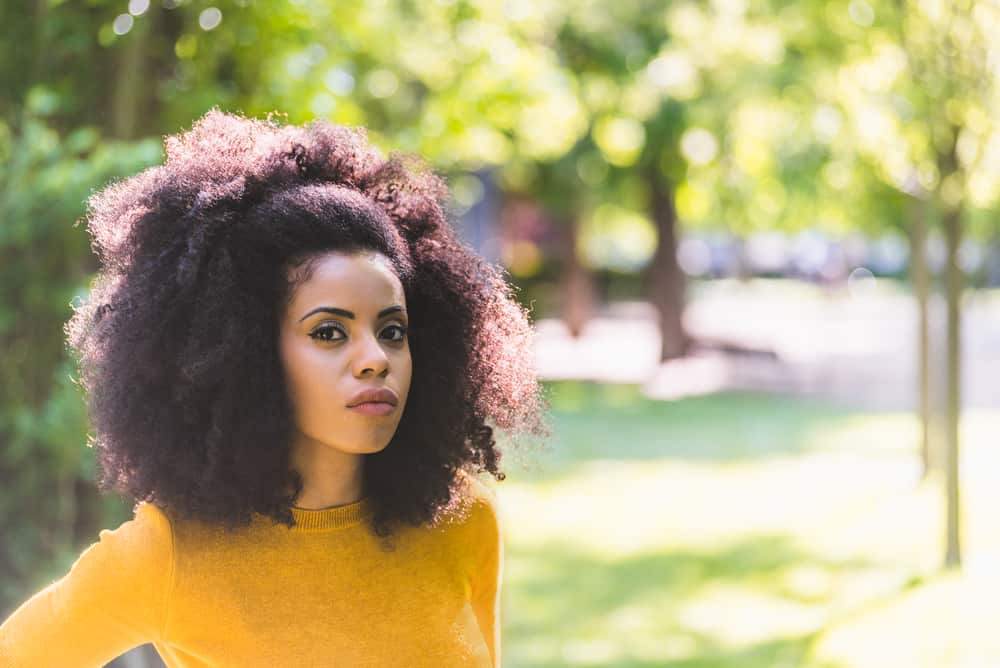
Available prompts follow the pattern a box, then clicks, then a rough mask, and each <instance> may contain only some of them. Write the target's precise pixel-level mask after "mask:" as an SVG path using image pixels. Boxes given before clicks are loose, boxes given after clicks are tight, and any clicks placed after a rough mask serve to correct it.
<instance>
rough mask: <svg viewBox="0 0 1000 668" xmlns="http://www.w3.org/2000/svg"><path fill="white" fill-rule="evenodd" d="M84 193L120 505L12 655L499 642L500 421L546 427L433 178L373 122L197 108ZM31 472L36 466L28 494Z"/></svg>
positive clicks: (77, 325)
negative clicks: (357, 125)
mask: <svg viewBox="0 0 1000 668" xmlns="http://www.w3.org/2000/svg"><path fill="white" fill-rule="evenodd" d="M165 145H166V153H167V157H166V161H165V164H163V165H162V166H158V167H154V168H151V169H148V170H146V171H144V172H142V173H140V174H138V175H136V176H133V177H132V178H129V179H127V180H124V181H121V182H118V183H115V184H112V185H110V186H108V187H107V188H106V189H105V190H103V191H102V192H100V193H98V194H96V195H95V196H94V197H93V198H92V199H91V201H90V210H89V217H88V226H89V230H90V232H91V234H92V236H93V240H94V249H95V251H96V252H97V253H98V255H99V258H100V260H101V272H100V274H99V275H98V277H97V279H96V280H95V282H94V284H93V286H92V288H93V289H92V290H91V292H90V294H89V295H88V296H87V298H86V300H85V301H84V303H83V304H82V305H81V306H79V307H78V308H77V309H76V311H75V313H74V314H73V317H72V319H71V320H70V322H69V323H68V325H67V334H68V339H69V343H70V344H71V346H72V348H73V349H74V350H75V351H76V353H77V354H78V357H79V360H80V371H81V373H80V378H81V382H82V385H83V387H84V388H85V390H86V392H87V400H88V409H89V411H90V416H91V424H92V427H93V430H94V442H93V447H94V448H95V451H96V454H97V457H98V463H99V467H100V473H101V475H100V479H99V484H100V486H101V489H102V490H104V491H108V490H113V491H115V492H118V493H121V494H125V495H126V496H127V498H130V499H134V500H135V501H136V504H135V508H134V519H131V520H129V521H127V522H125V523H123V524H122V525H121V526H119V527H118V528H116V529H114V530H103V531H101V532H100V540H99V541H98V542H96V543H94V544H92V545H90V546H89V547H88V548H87V549H86V550H85V551H84V552H83V553H82V554H81V555H80V557H79V558H78V559H77V561H76V563H74V564H73V566H72V568H71V569H70V571H69V572H68V573H67V574H66V575H65V576H64V577H63V578H62V579H60V580H58V581H56V582H53V583H52V584H50V585H49V586H48V587H46V588H45V589H43V590H41V591H39V592H38V593H36V594H35V595H34V596H33V597H31V598H30V599H28V600H27V601H26V602H24V603H23V604H22V605H21V606H20V607H19V608H18V609H17V610H16V611H15V612H14V613H13V614H12V615H11V616H10V617H9V618H8V619H7V620H6V621H5V622H4V623H3V625H2V626H0V666H4V667H5V668H6V667H10V666H17V667H21V666H24V667H28V666H30V667H32V668H34V667H37V666H60V667H72V666H101V665H103V664H104V663H105V662H107V661H109V660H111V659H113V658H114V657H116V656H118V655H119V654H121V653H123V652H125V651H126V650H128V649H130V648H132V647H135V646H137V645H140V644H143V643H152V644H153V645H154V646H155V648H156V650H157V651H158V652H159V654H160V656H161V657H162V658H163V660H164V662H165V663H166V664H167V665H168V666H171V667H174V666H186V667H193V666H198V667H204V666H350V667H354V666H433V667H435V668H442V667H445V666H493V667H495V666H499V665H500V656H501V652H500V608H501V606H500V601H501V598H500V592H501V584H502V578H503V537H502V536H503V534H502V531H501V523H500V518H499V515H498V512H497V505H496V503H495V496H494V493H493V492H492V490H491V488H490V487H488V486H486V485H485V484H484V483H482V482H480V481H479V480H478V479H477V478H476V475H477V474H479V473H482V472H488V473H489V474H491V475H493V476H494V477H495V478H496V479H497V480H503V479H504V474H503V473H502V472H501V471H500V470H499V462H500V459H501V452H500V451H499V449H498V447H497V443H496V440H495V438H494V433H493V430H494V428H500V429H503V430H504V431H505V432H506V433H508V434H509V435H510V437H511V442H512V443H513V442H514V441H516V440H518V438H519V437H520V436H524V435H535V436H543V437H544V436H546V435H548V434H549V433H550V430H549V427H548V425H547V424H546V418H545V412H546V409H547V408H548V401H547V400H546V399H545V398H544V397H543V393H542V390H541V387H540V385H539V384H538V382H537V379H536V377H535V375H534V373H533V367H532V363H531V359H532V356H531V351H530V339H531V328H530V324H529V322H528V319H527V314H526V312H525V311H524V309H522V308H521V307H520V306H519V305H518V304H517V303H516V302H515V301H514V300H513V299H512V297H511V292H510V287H509V286H508V285H507V283H506V282H505V281H504V279H503V276H502V274H501V272H500V270H499V269H497V268H496V267H494V266H493V265H491V264H489V263H487V262H486V261H485V260H483V259H482V258H480V257H479V256H477V255H476V254H475V253H474V252H473V251H472V250H470V249H469V248H468V247H466V246H465V245H464V244H462V243H461V242H460V241H459V240H458V239H457V237H456V236H455V234H454V232H453V231H452V229H451V227H450V226H449V225H448V223H447V221H446V219H445V216H444V213H443V204H444V202H445V198H446V195H447V190H446V188H445V186H444V183H443V181H442V180H441V179H440V178H439V177H437V176H436V175H434V174H433V172H431V171H429V170H427V169H426V168H425V167H424V166H423V163H422V162H421V161H420V160H419V159H416V158H412V157H405V156H399V155H392V156H390V157H389V158H388V159H383V158H382V157H381V155H380V154H379V153H378V152H377V151H376V150H375V149H374V148H372V147H370V146H369V145H368V144H367V142H366V138H365V133H364V131H363V130H361V129H358V130H352V129H348V128H344V127H339V126H333V125H330V124H328V123H325V122H314V123H312V124H310V125H307V126H304V127H296V126H279V125H277V124H275V123H271V122H266V121H259V120H252V119H246V118H243V117H239V116H234V115H229V114H224V113H221V112H218V111H212V112H209V113H208V114H207V115H206V116H205V117H204V118H202V119H201V120H199V121H198V122H197V123H196V124H195V125H194V127H193V128H192V129H191V130H190V131H188V132H186V133H182V134H180V135H177V136H173V137H168V138H167V140H166V143H165ZM39 493H44V490H39Z"/></svg>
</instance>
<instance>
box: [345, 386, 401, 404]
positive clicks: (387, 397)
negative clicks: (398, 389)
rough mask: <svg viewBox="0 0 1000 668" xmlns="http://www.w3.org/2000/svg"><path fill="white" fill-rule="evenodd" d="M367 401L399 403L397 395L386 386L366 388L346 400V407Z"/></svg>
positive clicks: (367, 402)
mask: <svg viewBox="0 0 1000 668" xmlns="http://www.w3.org/2000/svg"><path fill="white" fill-rule="evenodd" d="M369 403H371V404H389V405H390V406H395V405H396V404H398V403H399V397H398V396H396V393H395V392H393V391H392V390H390V389H389V388H387V387H380V388H366V389H364V390H361V391H360V392H358V393H357V394H355V395H354V396H353V397H351V400H350V401H348V402H347V407H348V408H354V407H356V406H360V405H362V404H369Z"/></svg>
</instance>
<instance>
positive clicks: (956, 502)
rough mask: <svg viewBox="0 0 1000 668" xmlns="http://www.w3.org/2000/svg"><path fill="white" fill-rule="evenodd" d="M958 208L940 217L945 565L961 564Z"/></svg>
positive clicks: (959, 223)
mask: <svg viewBox="0 0 1000 668" xmlns="http://www.w3.org/2000/svg"><path fill="white" fill-rule="evenodd" d="M961 214H962V212H961V208H960V207H958V206H949V207H947V208H946V210H945V212H944V215H943V217H942V222H943V224H944V233H945V239H946V243H947V248H948V261H947V265H946V267H945V285H946V295H947V297H946V300H947V304H948V306H947V309H948V333H947V349H948V353H947V357H948V374H947V379H948V380H947V388H948V389H947V401H946V404H945V419H944V429H945V448H946V450H945V452H946V455H945V480H946V486H947V549H946V552H945V565H946V566H958V565H959V564H961V563H962V551H961V520H960V518H961V503H960V501H961V500H960V497H959V471H958V464H959V457H958V454H959V423H960V418H961V405H962V401H961V380H962V374H961V371H962V370H961V363H962V348H961V346H962V341H961V335H962V327H961V324H962V320H961V318H962V283H963V277H962V268H961V267H960V266H959V263H958V249H959V245H960V244H961V241H962V223H961Z"/></svg>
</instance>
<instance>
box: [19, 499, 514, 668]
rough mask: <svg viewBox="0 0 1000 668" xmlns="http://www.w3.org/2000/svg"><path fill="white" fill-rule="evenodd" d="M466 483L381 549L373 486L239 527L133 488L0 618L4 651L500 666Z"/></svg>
mask: <svg viewBox="0 0 1000 668" xmlns="http://www.w3.org/2000/svg"><path fill="white" fill-rule="evenodd" d="M470 482H471V487H472V490H473V492H474V493H473V495H472V500H471V503H469V504H467V505H466V508H467V512H466V513H464V514H463V515H458V516H454V517H449V518H448V519H447V520H446V521H445V522H443V523H441V524H439V525H438V526H436V527H433V528H427V527H423V528H412V527H403V528H401V529H398V530H397V533H396V534H395V536H394V539H393V541H392V544H393V546H394V549H393V550H392V551H389V552H386V551H384V550H383V549H382V544H381V542H380V540H379V539H378V538H377V537H376V536H374V535H373V534H372V533H371V531H370V530H369V528H368V527H367V526H366V519H367V518H368V517H369V516H370V513H371V506H370V500H369V499H368V498H365V499H362V500H360V501H358V502H356V503H353V504H350V505H346V506H338V507H334V508H327V509H322V510H305V509H300V508H293V509H292V512H293V514H294V516H295V519H296V522H297V526H295V527H292V528H288V527H286V526H284V525H281V524H273V523H272V522H271V520H270V519H268V518H265V517H262V516H255V518H254V522H253V524H252V525H251V526H250V527H247V528H245V529H240V530H238V531H237V532H236V533H232V534H229V533H226V532H225V531H224V530H223V529H222V528H221V527H215V526H211V525H206V524H203V523H199V522H194V521H185V522H177V521H176V520H172V519H171V518H170V517H168V515H167V514H165V513H164V512H163V511H162V510H161V509H160V508H159V507H157V506H156V505H153V504H150V503H139V504H137V505H136V507H135V510H134V518H133V519H131V520H129V521H127V522H124V523H123V524H121V525H120V526H119V527H118V528H117V529H114V530H109V529H105V530H102V531H101V532H100V533H99V537H100V539H99V541H98V542H96V543H93V544H92V545H90V546H89V547H88V548H87V549H86V550H84V551H83V552H82V553H81V555H80V556H79V558H78V559H77V560H76V562H75V563H74V564H73V566H72V568H71V569H70V571H69V572H68V573H67V574H66V575H65V576H63V577H62V578H61V579H60V580H58V581H56V582H53V583H52V584H50V585H49V586H48V587H46V588H45V589H42V590H41V591H39V592H38V593H36V594H35V595H34V596H32V597H31V598H30V599H28V600H27V601H25V602H24V603H23V604H22V605H21V606H20V607H19V608H18V609H17V610H15V611H14V613H13V614H12V615H11V616H10V617H9V618H8V619H7V620H6V621H5V622H4V623H3V625H2V626H0V666H3V667H4V668H8V667H11V668H14V667H16V668H22V667H23V668H29V667H30V668H40V667H43V666H53V667H58V668H74V667H77V666H80V667H91V666H94V667H98V668H99V667H100V666H103V665H104V664H105V663H107V662H108V661H110V660H112V659H114V658H115V657H117V656H119V655H120V654H122V653H124V652H125V651H127V650H129V649H131V648H133V647H136V646H138V645H141V644H144V643H152V644H153V645H154V646H155V648H156V650H157V651H158V652H159V654H160V656H161V657H162V658H163V660H164V662H165V663H166V665H167V666H169V667H170V668H181V667H184V668H196V667H197V668H203V667H208V666H213V667H219V666H241V667H251V666H268V667H269V668H273V667H275V666H282V667H284V666H289V667H293V666H305V667H317V668H318V667H319V666H323V667H324V668H329V667H332V666H337V667H340V666H343V667H349V668H360V667H365V666H371V667H373V668H374V667H382V666H386V667H388V666H392V667H394V668H399V667H402V666H407V667H409V666H417V667H419V666H427V667H428V668H430V667H433V668H447V667H449V666H456V667H457V666H463V667H467V666H474V667H477V668H479V667H490V668H497V667H498V666H500V607H501V599H500V594H501V587H502V574H503V536H502V531H501V522H500V517H499V514H498V512H497V504H496V496H495V492H494V491H493V490H492V489H491V488H489V487H487V486H486V485H485V484H483V483H482V482H480V481H479V480H475V479H470Z"/></svg>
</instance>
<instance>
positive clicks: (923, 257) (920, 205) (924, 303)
mask: <svg viewBox="0 0 1000 668" xmlns="http://www.w3.org/2000/svg"><path fill="white" fill-rule="evenodd" d="M925 206H926V203H925V202H924V201H923V200H921V199H918V198H913V199H912V200H911V211H912V212H913V213H912V217H911V220H910V267H911V271H912V274H911V280H912V282H913V294H914V297H915V298H916V301H917V368H918V373H919V378H918V396H917V401H918V410H919V411H920V465H921V477H922V478H925V479H926V478H927V475H928V474H929V473H930V471H931V469H932V468H934V464H935V462H934V458H933V456H932V453H931V399H930V386H931V380H930V370H931V367H930V338H929V327H930V324H929V322H928V320H929V319H928V295H929V293H930V276H929V271H928V268H927V218H926V213H925V210H924V207H925Z"/></svg>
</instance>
